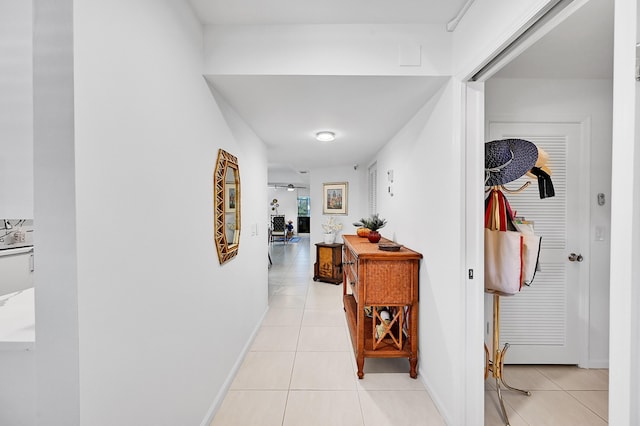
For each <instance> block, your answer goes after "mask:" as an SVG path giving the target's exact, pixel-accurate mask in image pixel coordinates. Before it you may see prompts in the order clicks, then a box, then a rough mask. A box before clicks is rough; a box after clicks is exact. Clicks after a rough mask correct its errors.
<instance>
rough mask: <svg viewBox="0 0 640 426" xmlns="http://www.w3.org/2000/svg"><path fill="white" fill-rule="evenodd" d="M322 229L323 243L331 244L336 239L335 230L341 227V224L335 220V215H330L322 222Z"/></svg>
mask: <svg viewBox="0 0 640 426" xmlns="http://www.w3.org/2000/svg"><path fill="white" fill-rule="evenodd" d="M322 229H323V230H324V243H325V244H333V243H334V242H335V240H336V232H337V231H339V230H341V229H342V224H341V223H338V222H336V219H335V217H333V216H331V217H330V218H329V219H328V220H327V223H323V224H322Z"/></svg>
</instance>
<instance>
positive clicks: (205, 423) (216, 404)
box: [200, 306, 269, 426]
mask: <svg viewBox="0 0 640 426" xmlns="http://www.w3.org/2000/svg"><path fill="white" fill-rule="evenodd" d="M267 312H269V306H267V309H265V311H264V313H263V314H262V317H261V318H260V321H258V324H257V325H256V328H255V329H254V330H253V332H252V333H251V336H249V339H248V340H247V343H246V344H245V345H244V347H243V348H242V351H240V355H239V356H238V359H237V360H236V362H235V363H234V364H233V367H232V368H231V370H230V371H229V375H228V376H227V379H226V380H225V381H224V383H223V384H222V387H221V388H220V391H219V392H218V395H216V397H215V399H214V400H213V402H212V403H211V407H209V410H208V411H207V414H206V415H205V417H204V419H203V420H202V422H201V423H200V426H209V425H210V424H211V422H212V421H213V418H214V417H215V416H216V413H217V412H218V410H219V409H220V406H221V405H222V401H224V397H225V396H227V392H229V388H230V387H231V383H233V379H235V377H236V375H237V374H238V370H240V366H241V365H242V363H243V361H244V359H245V357H246V356H247V353H248V352H249V349H251V345H252V344H253V341H254V340H255V338H256V335H257V334H258V331H259V330H260V327H261V326H262V322H263V321H264V318H265V316H266V315H267Z"/></svg>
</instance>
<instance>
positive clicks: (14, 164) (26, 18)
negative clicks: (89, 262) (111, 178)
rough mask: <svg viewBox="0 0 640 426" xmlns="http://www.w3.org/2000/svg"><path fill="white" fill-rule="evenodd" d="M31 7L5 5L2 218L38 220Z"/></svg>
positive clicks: (1, 8) (1, 32) (12, 1)
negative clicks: (34, 152)
mask: <svg viewBox="0 0 640 426" xmlns="http://www.w3.org/2000/svg"><path fill="white" fill-rule="evenodd" d="M32 10H33V8H32V5H31V2H30V1H23V0H1V1H0V40H2V43H0V218H4V219H30V218H32V217H33V101H32V97H33V80H32V75H33V74H32V66H33V64H32V55H31V53H32V28H33V25H32Z"/></svg>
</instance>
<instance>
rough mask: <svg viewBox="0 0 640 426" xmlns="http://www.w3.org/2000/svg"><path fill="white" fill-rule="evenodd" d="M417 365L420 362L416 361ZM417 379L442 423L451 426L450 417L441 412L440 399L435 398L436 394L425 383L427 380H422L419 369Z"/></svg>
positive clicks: (427, 383) (428, 384)
mask: <svg viewBox="0 0 640 426" xmlns="http://www.w3.org/2000/svg"><path fill="white" fill-rule="evenodd" d="M419 364H420V360H419V361H418V365H419ZM418 377H419V378H420V381H421V382H422V384H423V385H424V388H425V389H426V390H427V393H428V394H429V398H431V401H433V404H434V405H435V406H436V408H437V409H438V412H439V413H440V416H442V420H443V421H444V424H446V425H452V424H453V423H452V422H451V416H449V415H448V414H447V412H446V411H445V410H443V408H442V407H443V405H442V401H440V399H439V398H437V397H436V393H435V392H433V388H432V387H431V384H430V383H429V382H427V380H426V379H425V378H424V376H423V375H422V374H420V369H419V368H418Z"/></svg>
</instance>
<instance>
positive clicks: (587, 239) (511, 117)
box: [485, 112, 591, 368]
mask: <svg viewBox="0 0 640 426" xmlns="http://www.w3.org/2000/svg"><path fill="white" fill-rule="evenodd" d="M491 122H506V123H525V122H526V123H535V124H543V123H550V124H556V123H557V124H577V125H578V126H579V127H580V142H579V144H580V158H579V159H578V165H579V166H578V178H577V179H578V185H579V192H578V206H579V210H580V212H581V213H580V215H579V217H578V224H577V226H578V228H579V232H578V235H579V237H578V241H577V244H578V247H567V251H575V250H579V252H580V253H581V254H582V255H583V256H584V258H585V263H584V264H583V265H582V266H583V267H581V268H580V269H579V271H578V295H577V297H578V311H577V315H578V321H577V323H578V324H579V339H578V366H579V367H581V368H589V367H590V365H589V329H590V326H591V318H590V316H589V304H590V270H591V210H590V205H589V199H590V192H591V117H589V116H584V115H579V114H575V115H574V114H549V115H545V114H542V115H541V114H535V115H531V114H526V113H518V112H516V113H513V114H492V115H486V114H485V137H486V138H488V129H489V123H491ZM552 172H553V170H552ZM552 179H553V176H552Z"/></svg>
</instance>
